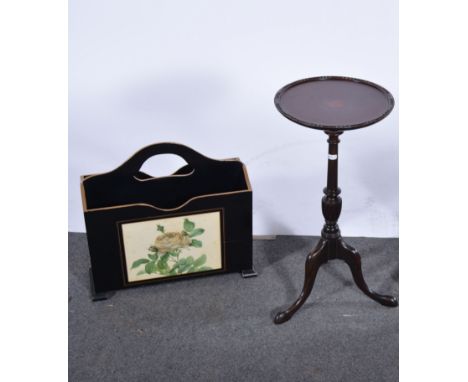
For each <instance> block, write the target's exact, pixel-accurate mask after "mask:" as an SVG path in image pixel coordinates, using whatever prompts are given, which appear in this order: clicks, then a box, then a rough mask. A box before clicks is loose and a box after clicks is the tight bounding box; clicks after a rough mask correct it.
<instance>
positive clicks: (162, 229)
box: [158, 224, 164, 233]
mask: <svg viewBox="0 0 468 382" xmlns="http://www.w3.org/2000/svg"><path fill="white" fill-rule="evenodd" d="M158 231H159V232H162V233H164V226H162V225H159V224H158Z"/></svg>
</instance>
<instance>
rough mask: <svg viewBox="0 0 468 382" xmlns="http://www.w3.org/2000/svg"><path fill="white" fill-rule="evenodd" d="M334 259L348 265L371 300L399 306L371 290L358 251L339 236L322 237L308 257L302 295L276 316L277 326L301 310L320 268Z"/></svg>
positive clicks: (390, 298) (355, 280)
mask: <svg viewBox="0 0 468 382" xmlns="http://www.w3.org/2000/svg"><path fill="white" fill-rule="evenodd" d="M332 259H341V260H344V261H345V262H346V264H348V266H349V268H350V270H351V273H352V275H353V279H354V282H355V283H356V285H357V286H358V287H359V289H361V290H362V291H363V292H364V294H366V295H367V296H369V297H370V298H371V299H373V300H375V301H377V302H378V303H380V304H382V305H385V306H398V300H397V299H396V298H395V297H392V296H385V295H381V294H378V293H375V292H373V291H372V290H370V289H369V287H368V286H367V284H366V281H365V280H364V276H363V274H362V266H361V255H360V254H359V253H358V251H356V250H355V249H354V248H353V247H351V246H350V245H349V244H346V243H345V241H344V240H343V238H342V237H341V236H340V235H339V234H338V235H337V237H336V238H326V237H323V236H322V238H321V239H320V240H319V242H318V244H317V245H316V247H315V249H314V250H313V251H312V252H311V253H309V254H308V255H307V259H306V263H305V278H304V287H303V288H302V292H301V294H300V295H299V297H298V298H297V300H296V301H295V302H294V303H293V304H292V305H291V306H290V307H289V308H288V309H286V310H285V311H283V312H280V313H278V314H277V315H276V317H275V319H274V323H275V324H282V323H283V322H286V321H288V320H289V319H290V318H291V317H292V316H293V315H294V313H296V312H297V311H298V310H299V308H300V307H301V306H302V305H303V304H304V302H305V301H306V300H307V298H308V297H309V295H310V292H311V291H312V288H313V286H314V282H315V277H316V276H317V272H318V270H319V268H320V266H321V265H322V264H324V263H326V262H327V261H328V260H332Z"/></svg>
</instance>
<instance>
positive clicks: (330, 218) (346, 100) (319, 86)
mask: <svg viewBox="0 0 468 382" xmlns="http://www.w3.org/2000/svg"><path fill="white" fill-rule="evenodd" d="M394 104H395V102H394V100H393V97H392V95H391V94H390V92H388V91H387V90H385V89H384V88H382V87H381V86H379V85H376V84H374V83H372V82H369V81H364V80H359V79H355V78H349V77H337V76H326V77H314V78H307V79H304V80H299V81H296V82H293V83H291V84H289V85H286V86H284V87H283V88H282V89H280V90H279V91H278V93H276V96H275V105H276V108H277V109H278V110H279V112H280V113H281V114H283V115H284V116H285V117H286V118H288V119H290V120H291V121H293V122H296V123H298V124H300V125H303V126H306V127H309V128H312V129H316V130H322V131H324V132H325V133H326V134H327V135H328V174H327V186H326V187H325V188H324V190H323V192H324V194H325V196H324V197H323V198H322V212H323V216H324V218H325V224H324V226H323V229H322V233H321V238H320V240H319V242H318V243H317V245H316V246H315V248H314V249H313V250H312V252H310V253H309V254H308V255H307V259H306V263H305V279H304V286H303V288H302V292H301V294H300V295H299V297H298V298H297V300H296V301H295V302H294V303H293V304H292V305H291V306H290V307H289V308H288V309H286V310H285V311H283V312H279V313H278V314H277V315H276V317H275V319H274V322H275V324H281V323H283V322H285V321H288V320H289V319H290V318H291V317H292V316H293V315H294V313H296V312H297V310H298V309H299V308H300V307H301V306H302V304H304V302H305V301H306V299H307V298H308V297H309V295H310V292H311V291H312V287H313V286H314V282H315V277H316V275H317V272H318V270H319V268H320V266H321V265H322V264H324V263H326V262H327V261H328V260H332V259H341V260H344V261H345V262H346V263H347V264H348V266H349V268H350V269H351V273H352V275H353V278H354V282H355V283H356V284H357V286H358V287H359V288H360V289H361V290H362V291H363V292H364V293H365V294H366V295H367V296H369V297H370V298H372V299H373V300H375V301H377V302H379V303H380V304H382V305H385V306H397V305H398V300H397V299H396V298H395V297H392V296H385V295H381V294H378V293H376V292H374V291H372V290H371V289H369V287H368V286H367V284H366V282H365V280H364V276H363V274H362V267H361V256H360V255H359V253H358V252H357V251H356V249H354V248H353V247H351V246H350V245H349V244H347V243H346V242H345V241H344V239H343V238H342V237H341V233H340V229H339V227H338V224H337V222H338V218H339V216H340V212H341V197H340V196H339V195H340V193H341V190H340V188H339V187H338V143H339V142H340V140H339V136H340V135H341V134H342V133H343V132H344V131H347V130H354V129H359V128H362V127H366V126H370V125H372V124H374V123H376V122H379V121H380V120H382V119H384V118H385V117H386V116H387V115H389V114H390V112H391V111H392V109H393V106H394Z"/></svg>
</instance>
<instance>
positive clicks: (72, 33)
mask: <svg viewBox="0 0 468 382" xmlns="http://www.w3.org/2000/svg"><path fill="white" fill-rule="evenodd" d="M319 75H346V76H352V77H358V78H364V79H367V80H370V81H374V82H377V83H379V84H380V85H382V86H384V87H385V88H387V89H388V90H389V91H390V92H392V94H393V95H394V97H395V100H396V106H395V109H394V111H393V112H392V114H390V116H389V117H387V118H386V119H385V120H383V121H382V122H380V123H378V124H376V125H373V126H371V127H368V128H366V129H362V130H356V131H351V132H347V133H344V134H343V135H342V137H341V144H340V156H339V166H340V167H339V186H340V187H341V188H342V191H343V192H342V197H343V210H342V213H341V217H340V227H341V229H342V232H343V234H344V235H347V236H376V237H389V236H398V2H397V1H390V0H383V1H375V0H354V1H347V0H322V1H288V2H285V1H272V0H268V1H266V0H261V1H246V0H238V1H236V2H227V1H215V0H205V1H180V0H170V1H169V0H167V1H154V0H132V1H122V0H101V1H95V0H93V1H91V0H79V1H78V0H71V1H70V3H69V230H70V231H80V232H84V230H85V227H84V220H83V215H82V207H81V197H80V192H79V176H80V175H83V174H90V173H97V172H104V171H109V170H111V169H113V168H115V167H116V166H118V165H119V164H121V163H122V162H123V161H124V160H126V159H127V158H128V157H129V156H130V155H131V154H132V153H133V152H135V151H136V150H138V149H139V148H141V147H143V146H146V145H148V144H150V143H153V142H161V141H172V142H180V143H183V144H186V145H189V146H191V147H193V148H195V149H196V150H198V151H200V152H201V153H203V154H205V155H207V156H210V157H213V158H218V159H221V158H228V157H233V156H238V157H240V158H241V160H242V161H243V162H244V163H246V165H247V167H248V171H249V175H250V178H251V181H252V187H253V191H254V233H255V234H295V235H318V234H319V233H320V230H321V227H322V224H323V218H322V213H321V204H320V200H321V197H322V188H323V187H324V186H325V182H326V164H327V143H326V136H325V134H324V133H322V132H320V131H317V130H311V129H307V128H305V127H302V126H299V125H296V124H294V123H292V122H290V121H289V120H287V119H285V118H284V117H282V116H281V115H280V114H279V113H278V112H277V111H276V109H275V107H274V104H273V97H274V95H275V93H276V91H277V90H278V89H279V88H280V87H282V86H283V85H285V84H287V83H289V82H292V81H294V80H297V79H300V78H305V77H313V76H319ZM182 164H183V161H182V160H181V159H179V158H174V157H172V156H162V157H161V158H153V159H151V160H150V161H148V162H147V163H146V164H145V166H144V170H146V171H147V172H149V173H151V174H153V175H165V174H168V173H170V172H172V171H173V170H174V169H176V168H178V167H179V166H180V165H182Z"/></svg>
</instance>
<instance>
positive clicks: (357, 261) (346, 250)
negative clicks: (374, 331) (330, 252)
mask: <svg viewBox="0 0 468 382" xmlns="http://www.w3.org/2000/svg"><path fill="white" fill-rule="evenodd" d="M338 244H339V250H338V255H337V258H339V259H342V260H344V261H345V262H346V264H348V266H349V268H350V269H351V273H352V275H353V279H354V282H355V283H356V285H357V286H358V287H359V289H361V290H362V291H363V292H364V294H366V295H367V296H369V297H370V298H371V299H373V300H375V301H377V302H379V303H380V304H382V305H385V306H398V300H397V299H396V298H395V297H392V296H385V295H381V294H378V293H375V292H374V291H372V290H370V289H369V287H368V286H367V283H366V281H365V280H364V275H363V274H362V266H361V255H360V254H359V252H358V251H356V250H355V249H354V248H353V247H351V246H350V245H349V244H346V243H345V241H344V240H343V239H340V240H338Z"/></svg>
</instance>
